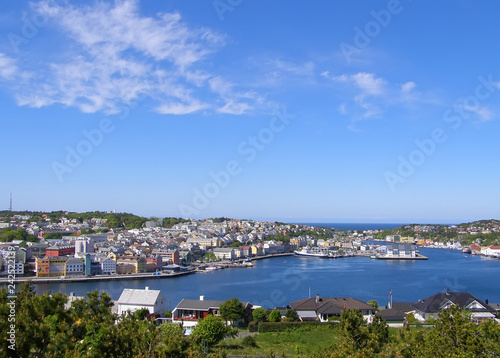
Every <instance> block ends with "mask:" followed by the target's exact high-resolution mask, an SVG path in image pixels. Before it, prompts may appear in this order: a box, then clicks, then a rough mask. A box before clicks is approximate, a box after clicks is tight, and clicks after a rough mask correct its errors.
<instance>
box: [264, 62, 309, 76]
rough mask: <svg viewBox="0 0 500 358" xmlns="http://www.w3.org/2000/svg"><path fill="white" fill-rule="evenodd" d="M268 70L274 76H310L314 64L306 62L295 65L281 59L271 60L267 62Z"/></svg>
mask: <svg viewBox="0 0 500 358" xmlns="http://www.w3.org/2000/svg"><path fill="white" fill-rule="evenodd" d="M268 65H269V70H270V72H271V73H272V74H274V75H275V76H280V75H281V74H292V75H294V76H312V75H313V74H314V68H315V66H314V63H313V62H311V61H306V62H304V63H295V62H291V61H284V60H281V59H271V60H269V61H268Z"/></svg>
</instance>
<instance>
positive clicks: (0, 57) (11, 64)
mask: <svg viewBox="0 0 500 358" xmlns="http://www.w3.org/2000/svg"><path fill="white" fill-rule="evenodd" d="M17 72H18V68H17V66H16V64H15V61H14V60H13V59H12V58H10V57H7V56H5V55H4V54H2V53H0V78H3V79H6V80H8V79H11V78H13V77H14V76H15V75H16V74H17Z"/></svg>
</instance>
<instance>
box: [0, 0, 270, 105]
mask: <svg viewBox="0 0 500 358" xmlns="http://www.w3.org/2000/svg"><path fill="white" fill-rule="evenodd" d="M32 8H33V10H34V11H36V12H39V13H43V14H45V16H48V17H49V18H50V20H51V23H52V24H55V25H56V31H58V32H59V33H62V34H64V35H65V36H66V40H67V41H68V42H67V44H66V45H65V46H61V47H60V49H59V50H58V51H59V53H57V54H55V56H52V58H57V60H46V61H45V62H43V59H42V60H38V59H35V57H36V56H35V54H32V58H27V59H23V65H24V66H25V67H26V68H23V70H26V71H30V72H33V73H36V75H35V76H32V77H30V78H25V79H24V81H23V82H22V83H20V84H19V85H18V86H16V90H15V91H13V92H14V93H15V94H14V95H15V97H16V99H17V102H18V104H19V105H26V106H32V107H43V106H50V105H53V104H62V105H64V106H71V107H77V108H79V109H80V110H81V111H82V112H87V113H93V112H97V111H104V112H106V113H115V112H117V111H118V109H119V107H120V106H121V105H122V104H128V103H130V102H133V101H136V100H138V99H139V98H142V97H148V98H151V99H153V100H154V101H156V102H157V104H156V105H155V109H156V110H157V112H158V113H162V114H187V113H192V112H197V111H200V110H206V109H209V110H213V111H218V112H222V113H231V114H243V113H246V112H247V111H249V110H251V109H253V108H255V104H256V103H257V102H259V101H260V100H261V99H260V97H259V96H257V95H256V94H255V93H252V92H247V91H245V90H239V89H238V86H237V85H236V84H233V83H231V84H229V83H228V82H226V85H225V86H223V85H221V84H220V83H223V82H224V80H223V79H222V78H221V77H220V75H218V74H214V73H211V72H210V71H208V70H207V69H206V68H204V67H207V66H206V60H207V58H209V56H211V54H212V53H213V52H214V51H216V50H217V49H218V48H220V47H221V46H224V44H225V36H224V35H222V34H219V33H217V32H215V31H213V30H210V29H206V28H192V27H189V26H188V25H187V24H185V23H184V22H183V21H182V18H181V15H180V14H179V13H161V14H157V16H155V17H147V16H143V15H141V14H140V12H139V9H138V2H137V1H136V0H117V1H115V2H114V3H108V2H96V3H92V4H91V5H85V6H77V5H70V4H68V5H67V6H60V5H58V4H56V3H55V2H54V1H49V0H43V1H40V2H38V3H34V4H32ZM16 71H19V69H18V68H17V67H16V66H15V62H14V59H10V58H8V57H6V56H4V55H1V54H0V77H1V78H3V79H4V80H12V78H13V75H14V74H15V73H16ZM214 82H217V83H219V84H218V85H214V84H213V83H214ZM11 85H12V83H11Z"/></svg>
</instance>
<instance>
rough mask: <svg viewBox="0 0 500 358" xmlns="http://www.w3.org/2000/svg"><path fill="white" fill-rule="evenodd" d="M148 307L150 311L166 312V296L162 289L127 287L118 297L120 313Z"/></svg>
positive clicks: (162, 313)
mask: <svg viewBox="0 0 500 358" xmlns="http://www.w3.org/2000/svg"><path fill="white" fill-rule="evenodd" d="M142 308H146V309H147V310H148V311H149V313H158V314H160V316H162V317H163V316H164V314H165V297H163V295H162V293H161V291H160V290H150V289H149V287H146V288H145V289H144V290H140V289H131V288H126V289H124V290H123V291H122V294H121V295H120V298H119V299H118V314H119V315H121V314H123V313H126V312H131V313H132V312H134V311H137V310H140V309H142Z"/></svg>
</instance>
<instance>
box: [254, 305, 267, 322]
mask: <svg viewBox="0 0 500 358" xmlns="http://www.w3.org/2000/svg"><path fill="white" fill-rule="evenodd" d="M252 317H253V319H254V320H255V321H259V322H265V321H266V320H267V310H266V309H264V308H262V307H259V308H256V309H254V310H253V312H252Z"/></svg>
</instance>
